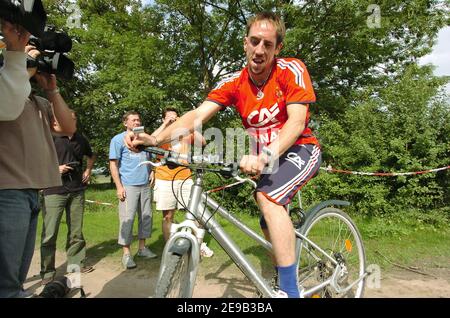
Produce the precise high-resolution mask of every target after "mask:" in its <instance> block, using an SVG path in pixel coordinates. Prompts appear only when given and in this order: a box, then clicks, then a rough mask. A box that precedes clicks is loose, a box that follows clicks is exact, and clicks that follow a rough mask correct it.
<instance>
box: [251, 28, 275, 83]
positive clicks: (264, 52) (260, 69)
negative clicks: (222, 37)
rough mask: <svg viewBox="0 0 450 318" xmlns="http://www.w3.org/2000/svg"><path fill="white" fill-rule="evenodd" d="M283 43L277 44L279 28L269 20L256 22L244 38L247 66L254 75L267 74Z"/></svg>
mask: <svg viewBox="0 0 450 318" xmlns="http://www.w3.org/2000/svg"><path fill="white" fill-rule="evenodd" d="M281 47H282V44H281V43H280V44H279V45H278V46H277V30H276V28H275V26H274V25H273V24H272V23H271V22H270V21H267V20H262V21H257V22H255V23H254V24H253V25H252V26H251V28H250V30H249V32H248V36H246V37H245V39H244V51H245V54H246V57H247V66H248V68H249V71H250V72H251V74H252V75H254V76H258V75H261V76H263V75H267V74H266V71H268V70H270V69H271V67H272V62H273V60H274V58H275V55H277V54H278V53H280V50H281Z"/></svg>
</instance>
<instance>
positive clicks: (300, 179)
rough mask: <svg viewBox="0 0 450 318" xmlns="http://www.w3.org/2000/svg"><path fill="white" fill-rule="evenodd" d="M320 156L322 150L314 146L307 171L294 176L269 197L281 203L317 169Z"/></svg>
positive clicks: (304, 170)
mask: <svg viewBox="0 0 450 318" xmlns="http://www.w3.org/2000/svg"><path fill="white" fill-rule="evenodd" d="M319 155H320V148H319V147H317V146H314V148H313V151H312V154H311V157H310V159H309V161H308V163H307V165H306V166H305V169H303V170H302V171H301V172H300V173H299V174H297V175H296V176H294V177H293V178H292V179H291V180H290V181H289V182H287V183H286V184H284V185H282V186H281V187H279V188H278V189H275V190H274V191H272V192H270V193H268V195H269V196H270V197H271V198H273V199H274V200H275V201H276V202H280V201H281V199H282V198H283V196H284V195H285V194H286V193H287V192H288V191H290V190H291V189H292V188H293V187H295V186H296V185H298V184H299V183H301V182H303V181H304V180H305V179H306V178H307V177H308V176H309V174H310V173H311V170H312V169H313V168H314V167H315V165H316V164H317V161H318V159H319Z"/></svg>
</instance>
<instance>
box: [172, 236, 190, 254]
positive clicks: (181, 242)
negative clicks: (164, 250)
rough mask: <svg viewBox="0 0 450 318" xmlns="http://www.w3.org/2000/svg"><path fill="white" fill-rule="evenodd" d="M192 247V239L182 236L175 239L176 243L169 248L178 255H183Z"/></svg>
mask: <svg viewBox="0 0 450 318" xmlns="http://www.w3.org/2000/svg"><path fill="white" fill-rule="evenodd" d="M190 248H191V241H190V240H189V239H187V238H184V237H180V238H178V239H177V240H176V241H175V243H173V244H172V246H171V247H170V249H169V252H171V253H175V254H178V255H183V254H185V253H187V252H188V251H189V249H190Z"/></svg>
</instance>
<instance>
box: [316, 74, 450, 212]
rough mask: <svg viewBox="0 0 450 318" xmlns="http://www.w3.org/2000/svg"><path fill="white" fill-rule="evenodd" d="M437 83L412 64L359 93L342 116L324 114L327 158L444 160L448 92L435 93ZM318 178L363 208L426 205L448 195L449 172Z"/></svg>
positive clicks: (371, 164)
mask: <svg viewBox="0 0 450 318" xmlns="http://www.w3.org/2000/svg"><path fill="white" fill-rule="evenodd" d="M443 83H445V80H444V79H438V78H435V77H433V76H432V75H431V69H430V68H428V67H423V68H419V67H416V66H410V67H408V68H407V69H406V70H405V71H404V72H403V74H402V75H401V76H399V77H398V78H396V79H393V80H392V81H391V84H390V85H389V86H388V87H387V88H385V89H382V90H380V91H379V92H378V93H375V92H374V91H372V90H370V89H368V90H366V91H364V92H362V93H361V96H359V100H360V102H359V103H355V106H354V107H353V108H350V109H348V110H347V112H345V114H344V116H343V118H342V120H330V119H324V120H323V121H322V126H321V127H320V129H319V135H320V137H321V143H322V145H323V149H324V153H325V156H324V163H325V165H331V166H333V167H334V168H338V169H343V170H353V171H365V172H407V171H422V170H428V169H433V168H437V167H445V166H447V165H448V164H449V162H448V158H449V155H450V142H449V137H448V136H449V133H450V131H449V124H448V123H449V121H450V109H449V102H448V99H446V97H445V96H442V95H440V93H439V91H440V89H441V87H442V84H443ZM437 114H439V115H438V116H437ZM316 182H317V183H318V184H319V185H320V186H321V187H322V188H323V189H324V190H325V192H326V193H327V195H328V194H331V196H338V197H341V196H342V195H344V196H346V197H347V198H348V199H349V200H350V201H353V202H355V204H356V205H355V207H356V210H357V211H358V212H359V213H363V214H367V215H379V214H383V213H389V212H394V211H396V210H399V209H400V210H406V209H418V210H420V211H423V212H425V211H427V210H432V209H438V208H443V207H445V206H447V205H448V202H449V201H448V199H449V193H448V182H449V178H448V171H443V172H439V173H432V174H424V175H414V176H401V177H369V176H353V175H350V176H341V175H340V176H324V177H323V178H319V179H318V180H317V181H316ZM341 189H345V191H343V192H342V191H340V190H341Z"/></svg>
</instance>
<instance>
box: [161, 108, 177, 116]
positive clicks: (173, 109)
mask: <svg viewBox="0 0 450 318" xmlns="http://www.w3.org/2000/svg"><path fill="white" fill-rule="evenodd" d="M168 112H174V113H175V114H177V116H178V115H179V114H178V109H176V108H175V107H166V108H164V110H163V112H162V116H163V118H164V117H166V114H167V113H168Z"/></svg>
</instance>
